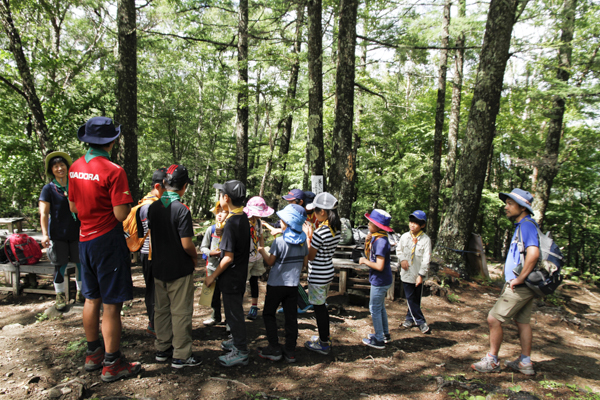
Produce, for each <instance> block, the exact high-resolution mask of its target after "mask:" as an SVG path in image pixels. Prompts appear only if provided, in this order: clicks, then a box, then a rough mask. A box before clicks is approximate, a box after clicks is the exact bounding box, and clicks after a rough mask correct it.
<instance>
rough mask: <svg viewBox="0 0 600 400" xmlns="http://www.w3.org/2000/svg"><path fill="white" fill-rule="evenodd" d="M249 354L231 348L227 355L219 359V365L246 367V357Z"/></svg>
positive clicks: (248, 360)
mask: <svg viewBox="0 0 600 400" xmlns="http://www.w3.org/2000/svg"><path fill="white" fill-rule="evenodd" d="M249 353H250V352H249V351H240V350H238V349H237V348H236V347H235V346H233V347H232V348H231V351H230V352H229V353H227V354H225V355H224V356H220V357H219V364H221V365H222V366H224V367H233V366H236V365H248V363H249V362H250V359H249V357H248V354H249Z"/></svg>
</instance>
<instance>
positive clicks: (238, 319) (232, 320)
mask: <svg viewBox="0 0 600 400" xmlns="http://www.w3.org/2000/svg"><path fill="white" fill-rule="evenodd" d="M243 302H244V293H223V308H225V322H227V325H229V328H231V336H233V345H234V346H235V348H236V349H238V350H240V351H248V344H247V341H246V318H245V315H244V307H243Z"/></svg>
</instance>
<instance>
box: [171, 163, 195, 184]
mask: <svg viewBox="0 0 600 400" xmlns="http://www.w3.org/2000/svg"><path fill="white" fill-rule="evenodd" d="M165 180H166V181H167V184H169V185H177V184H181V185H184V184H186V183H189V184H190V185H193V184H194V181H192V180H191V179H190V176H189V175H188V170H187V168H186V167H185V165H179V164H173V165H171V166H170V167H169V169H167V176H166V178H165Z"/></svg>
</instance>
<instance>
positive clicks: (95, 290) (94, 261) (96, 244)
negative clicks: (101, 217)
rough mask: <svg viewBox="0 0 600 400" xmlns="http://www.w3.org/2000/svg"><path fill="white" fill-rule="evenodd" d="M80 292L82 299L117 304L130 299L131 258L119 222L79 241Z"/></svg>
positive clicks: (131, 286)
mask: <svg viewBox="0 0 600 400" xmlns="http://www.w3.org/2000/svg"><path fill="white" fill-rule="evenodd" d="M79 257H80V259H81V281H82V290H81V293H82V294H83V296H84V297H85V298H86V299H90V300H94V299H102V303H104V304H118V303H123V302H124V301H127V300H132V299H133V281H132V280H131V258H130V257H129V248H128V247H127V242H125V235H124V233H123V225H121V224H117V226H115V227H114V228H113V229H112V230H111V231H109V232H107V233H105V234H104V235H102V236H99V237H97V238H95V239H92V240H89V241H87V242H79Z"/></svg>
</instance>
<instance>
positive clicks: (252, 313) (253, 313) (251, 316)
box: [247, 306, 258, 320]
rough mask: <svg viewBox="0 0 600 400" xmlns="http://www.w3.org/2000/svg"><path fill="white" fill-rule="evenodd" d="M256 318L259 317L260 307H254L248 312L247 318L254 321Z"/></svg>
mask: <svg viewBox="0 0 600 400" xmlns="http://www.w3.org/2000/svg"><path fill="white" fill-rule="evenodd" d="M256 317H258V307H256V306H252V307H250V311H248V316H247V318H248V319H252V320H254V319H256Z"/></svg>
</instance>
